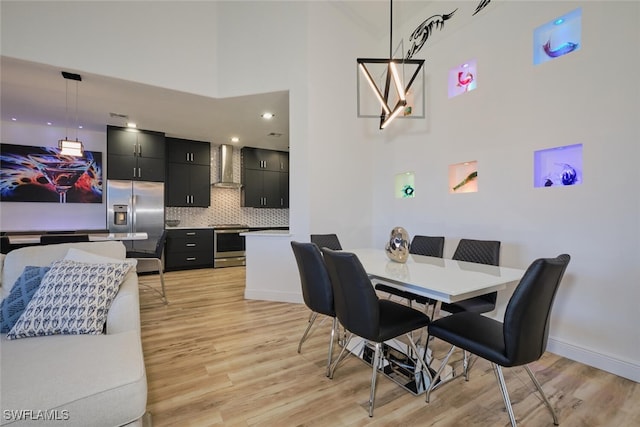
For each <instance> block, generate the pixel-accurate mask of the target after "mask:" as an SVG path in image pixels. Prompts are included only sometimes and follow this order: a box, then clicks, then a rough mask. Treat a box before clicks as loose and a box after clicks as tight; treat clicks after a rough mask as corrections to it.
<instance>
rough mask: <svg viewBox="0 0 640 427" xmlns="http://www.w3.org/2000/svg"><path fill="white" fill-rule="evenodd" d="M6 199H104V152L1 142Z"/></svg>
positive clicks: (0, 186)
mask: <svg viewBox="0 0 640 427" xmlns="http://www.w3.org/2000/svg"><path fill="white" fill-rule="evenodd" d="M0 152H1V154H0V200H2V201H3V202H54V203H102V153H101V152H99V151H85V152H84V156H83V157H73V156H63V155H61V154H60V150H59V149H58V148H57V147H55V148H54V147H35V146H31V145H12V144H0Z"/></svg>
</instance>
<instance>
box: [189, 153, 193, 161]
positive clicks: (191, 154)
mask: <svg viewBox="0 0 640 427" xmlns="http://www.w3.org/2000/svg"><path fill="white" fill-rule="evenodd" d="M190 155H191V161H192V162H193V161H194V160H193V159H194V156H193V153H190Z"/></svg>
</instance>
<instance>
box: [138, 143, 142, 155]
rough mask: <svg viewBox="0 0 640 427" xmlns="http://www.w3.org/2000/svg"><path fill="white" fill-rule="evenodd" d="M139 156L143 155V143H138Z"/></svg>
mask: <svg viewBox="0 0 640 427" xmlns="http://www.w3.org/2000/svg"><path fill="white" fill-rule="evenodd" d="M138 156H140V157H142V144H138Z"/></svg>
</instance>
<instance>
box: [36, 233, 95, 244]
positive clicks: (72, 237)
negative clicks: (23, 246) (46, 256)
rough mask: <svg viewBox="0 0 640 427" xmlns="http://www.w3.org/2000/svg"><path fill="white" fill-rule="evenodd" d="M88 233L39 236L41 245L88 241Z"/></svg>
mask: <svg viewBox="0 0 640 427" xmlns="http://www.w3.org/2000/svg"><path fill="white" fill-rule="evenodd" d="M88 241H89V235H88V234H69V233H65V234H43V235H42V236H40V244H41V245H50V244H54V243H75V242H88Z"/></svg>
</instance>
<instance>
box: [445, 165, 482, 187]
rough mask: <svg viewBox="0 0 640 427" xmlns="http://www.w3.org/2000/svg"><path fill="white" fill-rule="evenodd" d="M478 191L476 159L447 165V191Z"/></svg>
mask: <svg viewBox="0 0 640 427" xmlns="http://www.w3.org/2000/svg"><path fill="white" fill-rule="evenodd" d="M477 191H478V161H477V160H474V161H472V162H464V163H457V164H455V165H449V193H475V192H477Z"/></svg>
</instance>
